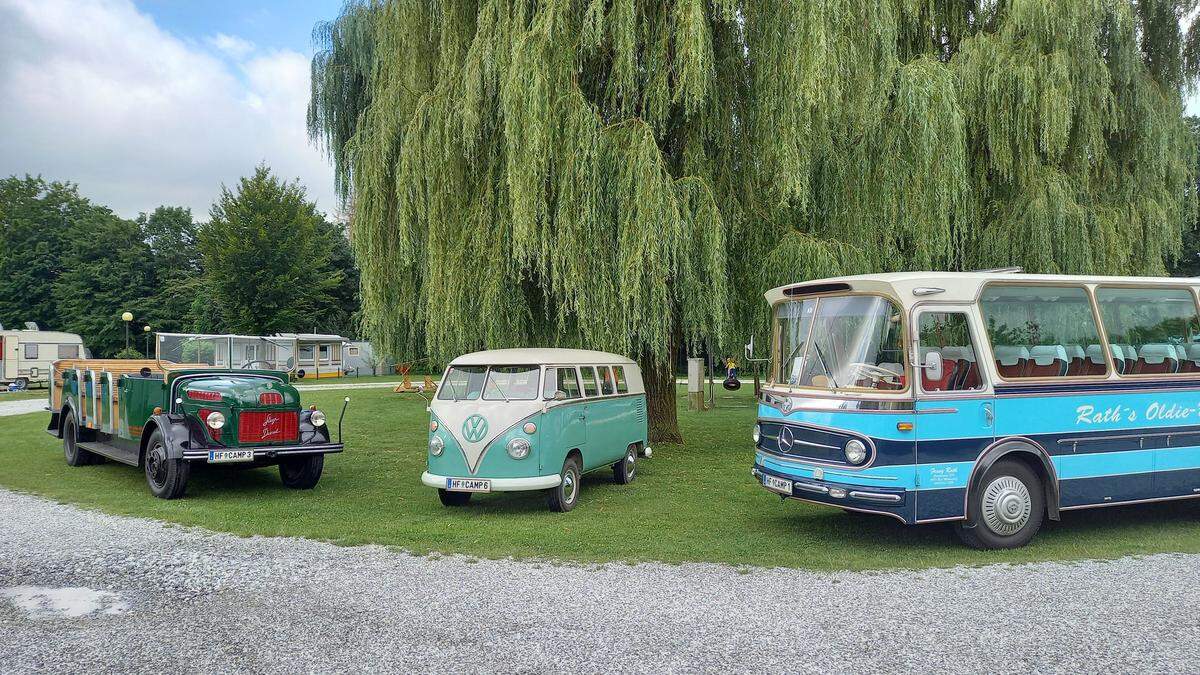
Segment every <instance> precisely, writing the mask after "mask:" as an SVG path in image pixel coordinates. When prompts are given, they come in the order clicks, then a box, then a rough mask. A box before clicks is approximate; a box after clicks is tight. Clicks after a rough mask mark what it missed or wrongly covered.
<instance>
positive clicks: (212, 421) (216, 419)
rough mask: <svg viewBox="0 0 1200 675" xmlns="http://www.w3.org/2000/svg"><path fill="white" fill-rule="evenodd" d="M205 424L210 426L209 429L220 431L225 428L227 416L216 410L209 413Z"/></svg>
mask: <svg viewBox="0 0 1200 675" xmlns="http://www.w3.org/2000/svg"><path fill="white" fill-rule="evenodd" d="M204 423H205V424H207V425H208V428H209V429H220V428H221V427H223V426H225V415H223V414H221V413H220V412H218V411H216V410H214V411H212V412H210V413H208V417H205V418H204Z"/></svg>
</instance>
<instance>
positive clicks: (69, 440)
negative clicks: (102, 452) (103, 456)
mask: <svg viewBox="0 0 1200 675" xmlns="http://www.w3.org/2000/svg"><path fill="white" fill-rule="evenodd" d="M68 414H69V413H68ZM63 455H64V456H65V457H66V458H67V465H68V466H84V465H87V464H99V463H100V462H99V459H100V458H99V456H98V455H96V454H94V453H91V452H88V451H87V450H84V449H83V448H81V447H79V427H78V426H77V425H76V424H75V418H74V417H68V418H67V421H66V422H64V423H63Z"/></svg>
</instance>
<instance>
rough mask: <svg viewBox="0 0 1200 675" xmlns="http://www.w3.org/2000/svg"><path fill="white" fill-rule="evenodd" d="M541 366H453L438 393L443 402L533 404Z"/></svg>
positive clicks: (536, 393)
mask: <svg viewBox="0 0 1200 675" xmlns="http://www.w3.org/2000/svg"><path fill="white" fill-rule="evenodd" d="M540 375H541V368H540V367H539V366H491V367H488V366H450V370H448V371H447V372H446V381H445V384H443V385H442V388H441V389H440V390H439V391H438V399H439V400H442V401H475V400H478V399H480V398H482V399H483V400H485V401H532V400H533V399H535V398H537V395H538V380H539V376H540Z"/></svg>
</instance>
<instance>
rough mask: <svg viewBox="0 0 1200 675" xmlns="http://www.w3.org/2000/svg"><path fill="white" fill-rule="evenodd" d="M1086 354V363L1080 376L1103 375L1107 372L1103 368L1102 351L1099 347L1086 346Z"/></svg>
mask: <svg viewBox="0 0 1200 675" xmlns="http://www.w3.org/2000/svg"><path fill="white" fill-rule="evenodd" d="M1086 353H1087V361H1086V362H1085V363H1084V364H1083V372H1082V373H1080V375H1103V374H1104V371H1106V370H1107V368H1105V367H1104V349H1103V348H1102V347H1101V346H1100V345H1088V348H1087V352H1086Z"/></svg>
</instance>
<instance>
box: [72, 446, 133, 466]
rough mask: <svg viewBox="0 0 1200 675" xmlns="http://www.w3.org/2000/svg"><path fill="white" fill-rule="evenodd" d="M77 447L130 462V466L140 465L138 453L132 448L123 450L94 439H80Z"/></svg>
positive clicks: (123, 462) (118, 460)
mask: <svg viewBox="0 0 1200 675" xmlns="http://www.w3.org/2000/svg"><path fill="white" fill-rule="evenodd" d="M75 445H76V446H77V447H79V448H82V449H84V450H87V451H88V452H94V453H96V454H97V455H102V456H104V457H107V458H109V459H111V460H113V461H114V462H120V463H122V464H128V465H129V466H137V465H138V453H137V452H135V451H132V450H122V449H121V448H118V447H116V446H113V445H109V444H107V443H96V442H94V441H87V442H85V441H80V442H77V443H76V444H75Z"/></svg>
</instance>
